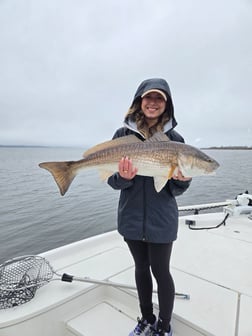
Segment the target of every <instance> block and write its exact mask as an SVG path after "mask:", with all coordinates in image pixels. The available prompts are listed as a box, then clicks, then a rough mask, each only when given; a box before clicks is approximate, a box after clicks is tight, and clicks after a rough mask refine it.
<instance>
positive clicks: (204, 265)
mask: <svg viewBox="0 0 252 336" xmlns="http://www.w3.org/2000/svg"><path fill="white" fill-rule="evenodd" d="M223 216H224V215H223V214H222V213H219V214H211V215H198V216H185V217H182V218H181V219H180V227H179V237H178V240H177V241H176V242H175V244H174V250H173V254H172V273H173V276H174V280H175V284H176V291H177V292H184V293H188V294H190V297H191V299H190V300H189V301H188V300H182V299H176V300H175V308H174V316H173V321H172V323H173V329H174V332H175V336H200V335H215V336H218V335H222V336H225V335H226V336H230V335H239V336H251V334H252V327H251V323H250V312H251V311H252V276H251V272H250V265H251V260H252V221H251V220H249V219H248V218H246V217H242V218H240V217H239V219H237V218H234V217H233V218H231V217H230V218H229V219H228V220H227V223H226V226H223V227H221V228H219V229H216V230H203V231H191V230H189V228H188V226H187V225H186V224H185V218H187V219H193V220H196V226H205V227H208V226H212V225H214V224H218V223H219V221H220V220H221V219H223ZM43 256H44V257H45V258H46V259H48V260H49V262H50V263H51V264H52V265H53V267H54V269H56V270H57V271H58V272H59V273H63V272H67V273H69V274H73V275H75V276H80V277H83V276H88V277H91V278H94V279H99V280H106V279H109V280H111V281H114V282H117V283H123V284H128V285H133V286H134V284H135V282H134V266H133V261H132V258H131V256H130V254H129V252H128V249H127V247H126V244H125V243H124V241H123V239H122V237H120V236H119V234H118V233H117V232H110V233H107V234H104V235H101V236H96V237H92V238H90V239H86V240H83V241H80V242H77V243H74V244H71V245H68V246H64V247H62V248H58V249H55V250H52V251H49V252H47V253H45V254H43ZM154 300H155V302H156V303H157V297H156V295H154ZM155 308H156V309H158V307H157V305H156V306H155ZM139 315H140V313H139V309H138V300H137V295H136V292H135V291H133V290H121V289H119V288H110V287H108V286H93V285H92V284H88V283H80V282H73V283H71V284H69V283H63V282H60V281H53V282H51V283H49V284H47V285H46V286H44V287H42V288H41V289H39V290H38V291H37V293H36V296H35V298H34V299H32V300H31V301H30V302H29V303H26V304H24V305H22V306H19V307H16V308H13V309H8V310H5V311H1V314H0V335H1V336H2V335H3V336H14V335H17V334H19V335H21V336H24V335H25V336H30V335H34V329H36V331H37V336H40V335H41V336H42V335H45V334H47V335H52V336H58V335H61V336H62V335H65V336H70V335H78V336H80V335H84V336H95V335H99V334H100V331H101V329H102V330H103V334H104V335H110V336H113V335H114V334H113V332H114V331H113V332H112V331H111V325H113V330H116V329H118V330H117V331H115V332H116V333H115V335H119V336H120V335H122V336H123V335H128V332H129V331H130V330H131V329H132V328H134V326H135V324H136V317H137V316H139ZM21 321H22V323H21ZM116 321H117V322H116ZM238 322H239V323H238ZM38 326H40V327H39V328H38Z"/></svg>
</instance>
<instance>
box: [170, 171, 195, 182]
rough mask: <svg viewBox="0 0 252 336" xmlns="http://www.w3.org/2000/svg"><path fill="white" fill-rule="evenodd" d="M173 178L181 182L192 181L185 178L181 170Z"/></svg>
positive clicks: (189, 178)
mask: <svg viewBox="0 0 252 336" xmlns="http://www.w3.org/2000/svg"><path fill="white" fill-rule="evenodd" d="M172 178H173V179H174V180H179V181H190V180H191V179H192V178H191V177H185V176H184V175H183V174H182V173H181V171H180V170H178V171H176V173H175V174H173V176H172Z"/></svg>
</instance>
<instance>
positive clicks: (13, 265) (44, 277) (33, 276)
mask: <svg viewBox="0 0 252 336" xmlns="http://www.w3.org/2000/svg"><path fill="white" fill-rule="evenodd" d="M52 277H53V270H52V268H51V266H50V264H49V263H48V261H47V260H45V259H44V258H42V257H39V256H25V257H20V258H16V259H12V260H9V261H6V262H5V263H4V264H2V265H0V309H6V308H11V307H15V306H19V305H21V304H23V303H26V302H28V301H30V300H31V299H32V298H33V297H34V295H35V293H36V290H37V289H38V288H39V287H41V286H43V285H45V284H46V283H48V282H49V281H50V280H51V279H52Z"/></svg>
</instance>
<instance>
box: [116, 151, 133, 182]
mask: <svg viewBox="0 0 252 336" xmlns="http://www.w3.org/2000/svg"><path fill="white" fill-rule="evenodd" d="M118 171H119V174H120V176H121V177H123V178H125V179H127V180H132V179H133V178H134V177H135V176H136V174H137V168H135V167H133V164H132V160H131V159H130V158H128V157H127V156H126V157H123V158H122V159H121V160H120V161H119V165H118Z"/></svg>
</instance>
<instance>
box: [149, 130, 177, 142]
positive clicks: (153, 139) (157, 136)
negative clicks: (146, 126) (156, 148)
mask: <svg viewBox="0 0 252 336" xmlns="http://www.w3.org/2000/svg"><path fill="white" fill-rule="evenodd" d="M156 141H171V140H170V138H169V137H168V136H167V135H166V134H165V133H163V132H156V133H154V134H153V135H152V137H150V138H149V139H146V140H145V143H146V142H156Z"/></svg>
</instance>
